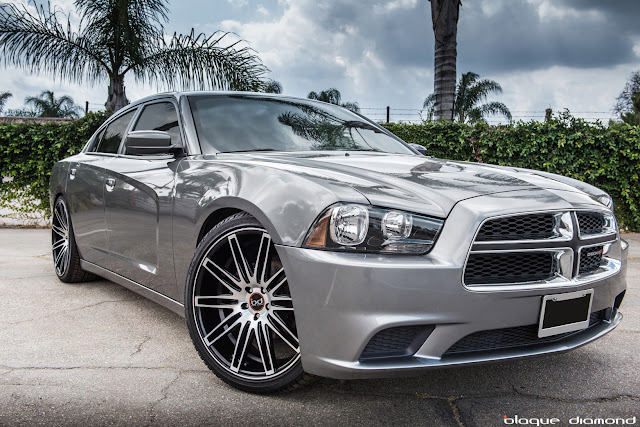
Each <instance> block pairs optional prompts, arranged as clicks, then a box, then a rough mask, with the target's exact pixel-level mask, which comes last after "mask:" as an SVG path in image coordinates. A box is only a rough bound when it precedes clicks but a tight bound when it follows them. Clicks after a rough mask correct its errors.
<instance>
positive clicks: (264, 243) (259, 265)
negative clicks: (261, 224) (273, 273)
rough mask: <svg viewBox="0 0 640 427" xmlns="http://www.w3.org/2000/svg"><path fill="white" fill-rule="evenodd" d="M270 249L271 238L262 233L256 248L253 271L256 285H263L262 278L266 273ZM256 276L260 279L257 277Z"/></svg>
mask: <svg viewBox="0 0 640 427" xmlns="http://www.w3.org/2000/svg"><path fill="white" fill-rule="evenodd" d="M270 249H271V236H269V235H268V234H267V233H263V234H262V236H261V237H260V247H259V248H258V255H257V257H256V266H255V268H254V270H253V278H254V279H255V280H256V281H258V283H264V276H265V274H266V271H267V266H268V263H269V260H270V258H269V252H270ZM258 274H259V275H260V277H258Z"/></svg>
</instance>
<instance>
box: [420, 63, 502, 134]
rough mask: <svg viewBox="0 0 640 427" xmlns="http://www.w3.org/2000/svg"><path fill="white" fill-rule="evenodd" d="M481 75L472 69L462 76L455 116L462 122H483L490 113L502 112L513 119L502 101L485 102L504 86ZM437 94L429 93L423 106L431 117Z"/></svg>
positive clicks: (459, 83)
mask: <svg viewBox="0 0 640 427" xmlns="http://www.w3.org/2000/svg"><path fill="white" fill-rule="evenodd" d="M479 78H480V76H479V75H478V74H476V73H472V72H471V71H470V72H468V73H464V74H463V75H462V77H460V81H459V82H458V86H457V87H456V90H455V92H454V96H455V105H454V113H455V117H456V118H457V119H458V121H459V122H460V123H466V122H471V123H475V122H481V121H484V120H485V116H487V115H489V114H502V115H503V116H505V117H506V118H507V119H509V120H511V111H509V109H508V108H507V106H506V105H504V104H503V103H502V102H496V101H493V102H487V103H483V102H484V101H485V100H486V99H487V96H488V95H489V94H491V93H502V87H501V86H500V85H499V84H498V83H497V82H495V81H493V80H489V79H482V80H479ZM435 99H436V97H435V95H434V94H433V93H432V94H431V95H429V96H428V97H427V98H426V99H425V100H424V103H423V104H422V108H424V109H425V110H427V111H428V114H429V118H430V119H431V118H432V117H433V116H434V109H435V105H436V103H435Z"/></svg>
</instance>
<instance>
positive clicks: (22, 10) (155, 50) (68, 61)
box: [0, 0, 267, 111]
mask: <svg viewBox="0 0 640 427" xmlns="http://www.w3.org/2000/svg"><path fill="white" fill-rule="evenodd" d="M32 1H33V4H32V5H31V9H34V8H35V10H36V11H35V12H31V11H30V10H29V8H27V6H26V5H18V4H6V3H5V4H1V5H0V48H1V49H0V57H2V58H3V59H4V61H5V62H6V63H9V64H13V65H15V66H18V67H21V68H24V69H27V70H29V71H32V72H33V71H44V72H46V73H49V74H53V75H58V76H60V77H62V78H63V79H67V80H69V81H73V82H77V83H81V82H83V81H85V80H86V81H88V82H90V83H95V82H97V81H101V80H103V79H109V89H108V99H107V102H106V104H105V106H106V107H107V109H109V110H112V111H117V110H118V109H120V108H122V107H123V106H125V105H126V104H127V103H128V102H129V101H128V100H127V97H126V94H125V86H124V77H125V75H126V74H127V73H132V74H133V76H134V77H135V79H136V80H137V81H142V82H149V83H156V84H158V85H165V86H168V87H173V86H174V85H177V86H181V87H182V88H187V87H196V88H198V89H204V88H206V87H211V88H217V89H232V90H246V89H251V90H258V89H260V88H261V86H262V85H263V82H262V80H261V77H262V75H263V74H264V73H265V72H266V71H267V69H266V68H265V67H264V65H263V64H262V62H261V61H260V59H259V58H258V57H257V56H256V55H255V54H254V51H253V50H251V49H250V48H248V47H246V46H244V47H242V44H241V43H240V42H241V41H235V42H233V41H232V40H230V39H229V33H226V32H215V33H213V34H212V35H210V36H206V35H204V34H199V35H195V33H194V31H193V30H191V33H190V34H188V35H182V34H177V33H174V35H173V37H170V38H169V37H167V39H169V41H168V42H167V41H166V40H167V39H165V34H164V33H163V31H164V29H163V27H162V23H163V22H167V19H168V17H167V12H168V9H167V6H166V0H76V1H75V6H76V12H77V14H78V15H79V16H80V24H79V25H78V28H77V30H74V28H73V26H72V25H71V20H70V15H65V14H63V13H62V12H60V11H58V10H52V9H51V6H50V5H49V6H47V7H46V8H45V7H44V6H38V4H37V3H36V2H35V0H32Z"/></svg>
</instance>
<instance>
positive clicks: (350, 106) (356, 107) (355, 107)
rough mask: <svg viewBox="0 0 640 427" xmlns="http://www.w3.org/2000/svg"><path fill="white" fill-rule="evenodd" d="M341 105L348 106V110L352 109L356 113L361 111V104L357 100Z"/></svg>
mask: <svg viewBox="0 0 640 427" xmlns="http://www.w3.org/2000/svg"><path fill="white" fill-rule="evenodd" d="M340 106H341V107H344V108H346V109H347V110H351V111H353V112H354V113H359V112H360V106H359V105H358V103H357V102H345V103H344V104H341V105H340Z"/></svg>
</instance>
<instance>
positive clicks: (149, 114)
mask: <svg viewBox="0 0 640 427" xmlns="http://www.w3.org/2000/svg"><path fill="white" fill-rule="evenodd" d="M133 130H162V131H165V132H168V133H169V135H171V143H172V144H176V145H182V138H181V137H180V126H179V125H178V113H177V112H176V109H175V107H174V106H173V104H172V103H171V102H159V103H157V104H151V105H147V106H146V107H144V110H142V114H140V118H139V119H138V123H136V127H135V128H134V129H133Z"/></svg>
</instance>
